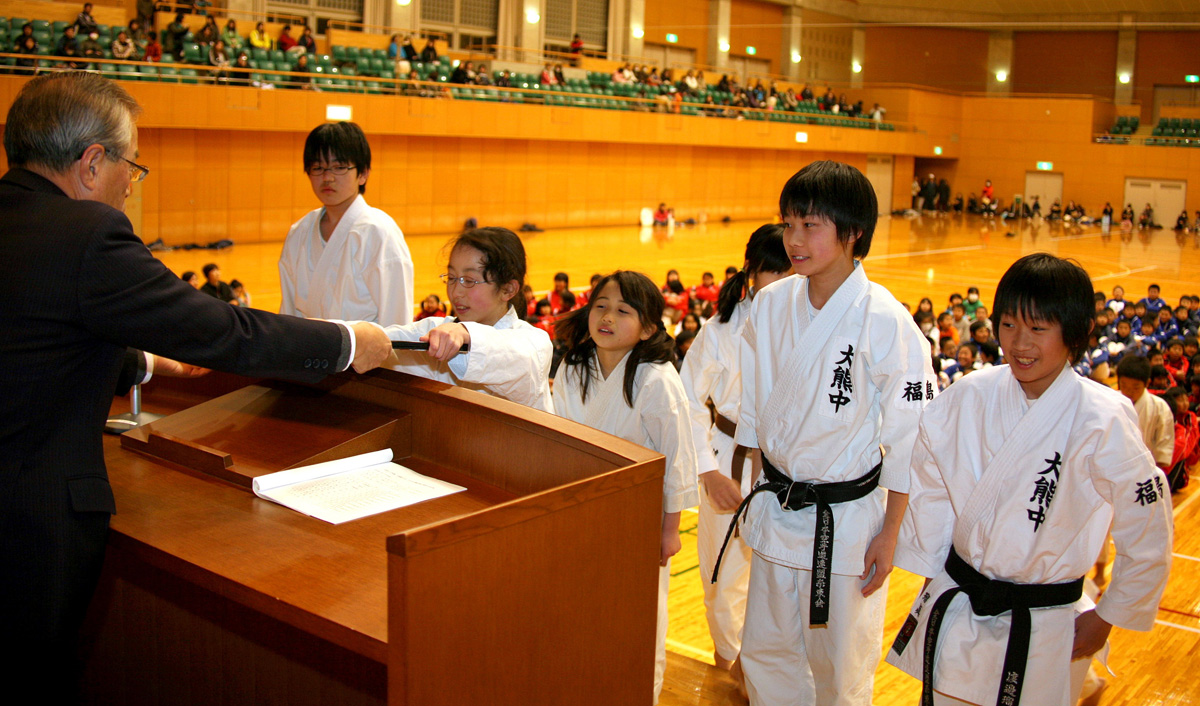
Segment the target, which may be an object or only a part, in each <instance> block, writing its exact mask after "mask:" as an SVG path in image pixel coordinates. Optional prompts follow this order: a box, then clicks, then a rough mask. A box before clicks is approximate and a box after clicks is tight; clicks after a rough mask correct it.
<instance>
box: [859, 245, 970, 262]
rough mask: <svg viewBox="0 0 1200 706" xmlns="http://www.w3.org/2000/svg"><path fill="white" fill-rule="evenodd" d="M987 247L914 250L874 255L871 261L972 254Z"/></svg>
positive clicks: (966, 246)
mask: <svg viewBox="0 0 1200 706" xmlns="http://www.w3.org/2000/svg"><path fill="white" fill-rule="evenodd" d="M986 247H987V246H986V245H963V246H961V247H957V248H940V249H938V250H914V251H913V252H897V253H889V254H887V255H873V256H871V261H872V262H879V261H880V260H891V259H893V258H897V257H922V256H925V255H943V254H945V253H951V252H970V251H972V250H983V249H984V248H986Z"/></svg>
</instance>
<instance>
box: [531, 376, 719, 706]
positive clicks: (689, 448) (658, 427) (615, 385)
mask: <svg viewBox="0 0 1200 706" xmlns="http://www.w3.org/2000/svg"><path fill="white" fill-rule="evenodd" d="M628 361H629V356H628V355H626V356H625V357H624V358H623V359H622V360H621V362H620V363H619V364H618V365H617V367H615V368H613V370H612V372H610V373H609V374H608V378H607V379H605V378H602V377H601V376H600V373H599V371H598V369H597V368H596V364H595V361H594V360H593V361H592V363H591V364H590V368H591V370H592V371H593V372H592V375H593V378H592V379H591V381H590V382H589V384H588V397H587V401H586V402H585V401H584V400H583V398H582V394H581V392H582V387H581V384H580V383H581V381H582V377H581V375H583V374H584V370H585V369H584V366H582V365H566V364H565V363H564V364H563V365H561V366H559V369H558V375H556V376H555V378H554V411H555V412H556V413H557V414H558V415H559V416H560V417H566V418H567V419H570V420H572V421H575V422H579V423H581V424H586V425H588V426H589V427H592V428H594V429H599V430H600V431H603V432H607V433H609V434H612V435H613V436H619V437H621V438H622V439H625V440H626V441H630V442H632V443H635V444H640V445H641V446H645V447H646V448H648V449H652V450H654V451H657V452H658V453H660V454H662V455H663V456H665V457H666V459H667V460H666V466H667V468H666V474H665V476H664V477H663V512H664V513H671V512H682V511H683V510H684V509H685V508H689V507H695V505H696V503H697V502H699V494H698V493H697V491H696V449H695V445H694V444H693V442H692V430H691V427H690V425H689V424H690V423H689V421H688V403H687V395H686V394H685V393H684V391H683V383H681V382H680V380H679V373H678V372H676V370H675V367H674V366H672V365H671V364H670V363H643V364H642V365H639V366H638V370H637V374H636V375H635V376H634V383H633V409H630V408H629V405H628V404H627V403H626V402H625V391H624V385H625V364H626V363H627V362H628ZM670 575H671V567H670V563H669V562H668V565H667V566H664V567H662V568H661V569H660V570H659V584H658V634H657V636H656V638H657V639H656V651H655V663H654V701H655V703H657V702H658V695H659V694H660V693H661V692H662V684H663V672H664V670H665V669H666V666H667V593H668V581H669V578H670Z"/></svg>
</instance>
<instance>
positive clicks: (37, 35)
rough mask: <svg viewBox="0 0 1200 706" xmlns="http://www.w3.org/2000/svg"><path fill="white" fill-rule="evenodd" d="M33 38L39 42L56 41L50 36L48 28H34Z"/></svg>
mask: <svg viewBox="0 0 1200 706" xmlns="http://www.w3.org/2000/svg"><path fill="white" fill-rule="evenodd" d="M33 39H34V40H35V41H36V42H37V43H38V44H54V43H55V42H54V40H52V39H51V37H50V30H48V29H46V30H41V29H35V30H33Z"/></svg>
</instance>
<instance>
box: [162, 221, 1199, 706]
mask: <svg viewBox="0 0 1200 706" xmlns="http://www.w3.org/2000/svg"><path fill="white" fill-rule="evenodd" d="M485 225H486V224H485ZM758 225H760V224H758V223H754V222H742V223H732V224H715V223H710V224H707V225H701V226H696V227H690V228H689V227H679V228H675V229H674V230H667V229H665V228H662V229H650V228H638V227H635V226H629V227H611V228H585V229H571V230H558V231H549V232H543V233H530V234H524V237H523V239H524V241H525V247H526V250H527V254H528V258H529V276H528V278H527V281H529V282H530V283H531V284H532V285H533V287H534V289H535V290H538V291H544V290H546V289H549V288H550V286H551V284H552V280H553V276H554V273H555V272H557V271H560V270H561V271H565V272H567V273H568V274H569V275H570V276H571V284H572V288H575V289H580V288H584V287H586V285H587V281H588V277H590V275H591V274H593V273H605V272H608V271H610V270H613V269H617V268H627V269H637V270H641V271H643V272H646V273H647V274H649V275H650V276H651V277H652V278H653V279H654V280H655V281H662V280H664V279H665V274H666V271H667V270H668V269H672V268H674V269H677V270H679V272H680V275H681V278H682V279H683V281H684V283H685V284H686V285H688V286H690V285H692V284H695V283H697V282H698V281H699V279H700V275H701V273H702V272H704V271H711V272H713V273H714V274H715V275H716V277H717V280H718V281H720V279H721V278H722V277H723V271H724V269H725V267H726V266H727V265H735V266H739V267H740V265H741V257H742V252H743V249H744V246H745V241H746V238H747V237H748V236H749V234H750V233H751V232H752V231H753V230H754V228H756V227H757V226H758ZM401 227H403V224H401ZM283 235H284V234H282V233H281V234H280V237H281V238H282V236H283ZM233 237H234V238H235V239H236V236H233ZM449 239H450V236H448V235H441V236H414V237H409V238H408V239H407V240H408V244H409V248H410V249H411V250H412V255H413V260H414V262H415V263H416V297H417V300H418V301H420V299H422V298H423V297H425V296H426V295H427V294H430V293H435V292H436V293H439V294H442V288H441V286H440V282H439V281H438V280H437V275H438V273H439V272H442V271H444V270H443V269H442V268H443V267H444V266H445V261H446V252H445V245H446V243H447V242H448V240H449ZM280 246H281V243H265V244H253V245H240V246H235V247H233V248H230V249H227V250H223V251H207V250H192V251H185V250H177V251H171V252H164V253H158V257H160V259H161V260H162V261H163V262H164V263H166V264H167V266H168V267H170V268H171V269H173V270H174V271H176V272H181V271H183V270H188V269H191V270H196V271H199V270H200V268H201V267H202V266H203V265H204V264H205V263H206V262H216V263H217V264H218V265H220V267H221V270H222V272H223V275H224V278H225V280H226V281H228V280H230V279H234V278H237V279H240V280H242V281H243V282H244V283H246V286H247V288H248V289H249V291H250V293H251V295H252V296H253V304H254V306H255V307H258V308H263V309H269V310H275V309H277V308H278V306H279V291H280V290H279V281H278V274H277V271H276V266H275V263H276V260H277V258H278V255H279V250H280ZM1036 251H1046V252H1051V253H1054V254H1056V255H1059V256H1061V257H1070V258H1074V259H1075V260H1077V261H1078V262H1079V263H1080V264H1081V265H1083V267H1084V268H1086V269H1087V270H1088V272H1089V273H1090V274H1091V276H1092V280H1093V282H1094V283H1095V286H1096V288H1097V289H1102V290H1104V291H1106V292H1109V291H1111V289H1112V287H1113V286H1114V285H1118V284H1120V285H1122V286H1124V287H1125V291H1126V293H1127V296H1128V297H1131V298H1135V299H1136V298H1141V297H1143V296H1145V291H1146V287H1147V285H1149V284H1150V283H1151V282H1155V283H1157V284H1159V285H1160V286H1161V287H1162V292H1163V295H1164V297H1165V298H1166V299H1167V300H1168V301H1169V302H1171V303H1172V304H1175V303H1177V302H1178V298H1179V296H1180V295H1182V294H1192V293H1197V292H1200V281H1198V280H1200V277H1198V276H1197V275H1198V274H1200V238H1198V237H1196V236H1194V235H1191V234H1186V235H1183V236H1178V235H1176V234H1175V233H1173V232H1171V231H1167V230H1159V231H1152V232H1137V231H1135V232H1133V233H1128V234H1121V233H1120V232H1119V231H1118V230H1115V229H1114V231H1113V232H1112V233H1111V234H1104V233H1101V232H1100V229H1099V228H1098V227H1085V228H1082V229H1075V230H1071V229H1064V228H1063V227H1062V226H1061V225H1057V226H1053V227H1052V226H1050V225H1049V224H1046V223H1041V224H1031V223H1029V222H1027V221H1023V222H1021V223H1020V224H1015V223H1012V224H1005V223H1003V222H1001V221H999V220H995V221H991V222H983V221H981V220H980V219H978V218H977V217H974V216H967V217H961V216H959V217H943V218H924V217H923V218H916V219H906V218H891V217H886V216H885V217H883V218H881V219H880V221H879V226H878V228H877V230H876V233H875V238H874V241H873V244H872V246H871V254H870V256H869V257H868V258H867V259H866V261H865V264H866V268H867V273H868V275H869V276H870V277H871V278H872V279H873V280H875V281H877V282H880V283H882V284H884V285H885V286H887V287H888V288H889V289H891V290H892V292H893V293H894V294H895V295H896V296H897V297H898V298H899V299H900V300H901V301H903V302H906V303H907V304H909V305H910V307H915V305H916V303H917V302H918V301H919V299H920V298H921V297H923V296H928V297H930V298H931V299H932V300H933V302H934V306H935V308H937V309H939V310H940V309H942V308H944V307H945V306H946V302H947V300H948V297H949V295H950V293H951V292H961V293H964V294H965V292H966V289H967V287H969V286H971V285H975V286H977V287H979V289H980V291H981V293H982V298H983V301H984V302H985V303H990V302H991V300H992V295H993V294H994V292H995V287H996V283H997V282H998V281H999V278H1000V276H1001V275H1002V274H1003V273H1004V270H1005V269H1006V268H1007V267H1008V265H1010V264H1011V263H1012V262H1013V261H1014V260H1015V259H1017V258H1018V257H1020V256H1022V255H1025V254H1028V253H1030V252H1036ZM1197 485H1200V482H1197V483H1193V488H1190V489H1188V490H1185V491H1184V492H1183V493H1181V494H1179V495H1177V496H1176V497H1175V503H1176V507H1175V514H1176V522H1175V532H1176V541H1175V548H1174V549H1175V552H1176V553H1175V561H1174V564H1173V566H1172V573H1171V580H1170V584H1169V585H1168V587H1167V591H1166V594H1165V595H1164V597H1163V600H1162V604H1161V606H1160V608H1159V616H1158V617H1159V620H1158V624H1157V625H1156V626H1155V628H1154V630H1153V631H1152V632H1151V633H1148V634H1146V633H1133V632H1127V631H1123V630H1114V632H1113V636H1112V640H1111V642H1112V646H1113V656H1112V658H1111V660H1110V666H1111V667H1112V669H1113V671H1114V672H1116V674H1117V676H1116V677H1110V678H1109V687H1108V689H1107V691H1106V692H1105V693H1104V695H1103V697H1102V699H1101V703H1102V704H1106V705H1109V704H1161V705H1163V706H1169V705H1171V704H1191V703H1192V702H1193V701H1195V700H1200V687H1197V686H1195V680H1194V677H1193V673H1192V668H1193V667H1194V663H1193V660H1194V659H1195V658H1196V657H1198V656H1200V532H1195V531H1193V530H1192V528H1193V527H1197V528H1200V503H1196V502H1193V501H1194V500H1196V495H1198V494H1200V493H1196V492H1195V486H1197ZM695 523H696V515H695V513H694V512H690V513H685V515H684V520H683V525H682V533H683V550H682V552H681V553H680V554H679V555H678V556H677V557H676V558H675V560H674V561H673V565H672V568H673V574H674V576H673V578H672V584H671V596H670V614H671V625H670V631H669V633H668V648H669V661H668V668H667V674H666V686H665V689H664V693H663V697H662V700H661V703H662V704H663V705H664V706H683V705H688V706H691V705H693V704H695V705H707V704H737V703H742V702H741V701H740V699H739V698H738V697H737V695H736V694H735V693H734V691H733V688H732V683H731V682H730V681H729V678H728V676H727V674H726V673H724V672H722V671H720V670H717V669H716V668H715V667H712V666H711V665H712V649H713V647H712V642H711V640H710V639H709V636H708V628H707V625H706V622H705V619H704V607H703V601H702V592H701V584H700V576H699V570H698V568H697V559H696V542H695ZM919 585H920V580H919V579H918V578H917V577H916V576H914V575H912V574H907V573H906V572H903V571H900V570H897V572H896V573H895V574H893V577H892V582H891V591H890V595H889V597H888V604H887V622H886V628H885V645H886V644H890V641H891V638H892V637H894V636H895V634H896V631H897V630H898V629H899V627H900V624H901V623H902V622H903V620H904V617H905V615H906V613H907V610H908V607H909V605H910V604H911V602H912V599H913V596H914V595H915V593H916V590H917V588H918V586H919ZM919 694H920V684H919V683H918V682H917V681H915V680H913V679H911V678H909V677H908V676H907V675H905V674H902V673H901V672H899V671H898V670H896V669H894V668H892V667H890V666H888V665H886V664H882V663H881V664H880V667H879V670H878V672H877V675H876V681H875V702H876V703H877V704H880V705H882V706H891V705H892V704H915V703H916V701H917V699H918V696H919Z"/></svg>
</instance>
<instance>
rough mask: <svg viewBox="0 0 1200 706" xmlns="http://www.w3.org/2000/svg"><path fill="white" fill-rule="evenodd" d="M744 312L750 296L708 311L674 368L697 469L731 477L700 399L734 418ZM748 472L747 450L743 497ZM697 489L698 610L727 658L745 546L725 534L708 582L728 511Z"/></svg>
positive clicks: (745, 571)
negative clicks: (725, 313)
mask: <svg viewBox="0 0 1200 706" xmlns="http://www.w3.org/2000/svg"><path fill="white" fill-rule="evenodd" d="M749 313H750V299H745V300H743V301H741V302H740V303H739V304H738V305H737V307H736V308H734V310H733V315H732V316H731V317H730V318H729V321H728V322H726V323H721V320H720V318H718V317H713V319H711V320H710V321H709V322H708V323H707V324H705V325H704V326H703V327H702V328H701V329H700V333H699V334H698V335H697V336H696V339H695V340H694V341H693V342H692V347H691V348H690V349H689V350H688V354H687V357H686V358H684V359H683V367H682V369H681V370H680V371H679V376H680V378H682V380H683V389H684V391H685V392H686V393H687V397H688V404H689V406H690V412H691V424H692V438H693V440H694V442H695V446H696V457H697V459H698V460H699V466H698V467H697V469H696V471H697V475H699V474H701V473H708V472H710V471H717V472H719V473H720V474H721V475H723V476H725V477H727V478H732V477H733V452H734V449H735V448H736V447H737V444H736V443H734V441H733V437H731V436H728V435H726V434H725V433H723V432H722V431H720V430H719V429H717V427H716V426H714V425H713V424H712V423H711V421H710V419H711V417H710V415H709V411H708V406H707V405H706V404H705V403H706V402H707V401H708V400H709V399H712V402H713V406H715V407H716V409H717V413H718V414H720V415H721V416H723V417H725V418H726V419H729V420H730V421H732V422H734V423H735V424H736V423H737V419H738V407H740V406H741V402H742V376H741V372H740V370H739V368H738V352H739V350H740V348H741V337H742V328H743V327H744V326H745V325H746V317H747V316H748V315H749ZM750 476H751V463H750V458H749V455H747V457H746V458H745V460H744V461H743V463H742V487H741V492H742V496H743V497H745V496H746V495H747V494H748V493H749V492H750V481H751V478H750ZM699 495H700V517H699V524H698V526H697V528H696V551H697V553H698V554H699V559H700V583H701V584H702V585H703V586H704V614H705V617H706V618H707V619H708V632H709V635H711V636H712V640H713V644H714V645H715V646H716V649H717V654H719V655H720V656H721V657H722V658H723V659H727V660H730V661H733V660H734V659H735V658H737V656H738V653H739V652H741V649H742V624H743V623H745V622H746V589H747V586H748V585H749V583H750V548H749V547H747V546H746V543H745V542H744V541H742V538H741V535H738V536H735V537H730V539H729V546H728V547H726V548H725V554H724V556H723V557H722V558H721V574H720V576H719V577H718V579H717V583H715V584H714V583H713V582H712V572H713V565H714V564H715V563H716V561H717V554H718V553H719V552H720V551H721V543H722V542H724V541H725V535H726V533H727V532H728V531H729V522H730V520H732V519H733V512H731V511H727V512H718V511H717V510H716V509H715V508H714V507H713V505H712V503H711V502H710V501H709V499H708V495H707V494H706V493H705V492H704V491H703V489H701V490H700V493H699Z"/></svg>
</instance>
